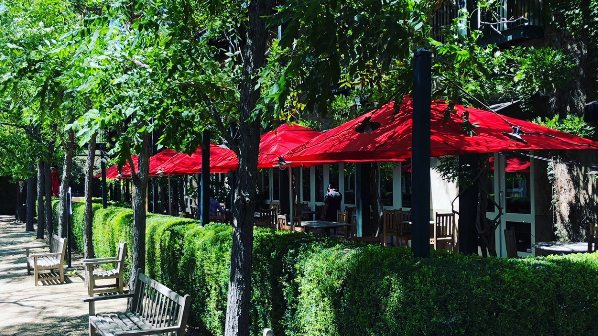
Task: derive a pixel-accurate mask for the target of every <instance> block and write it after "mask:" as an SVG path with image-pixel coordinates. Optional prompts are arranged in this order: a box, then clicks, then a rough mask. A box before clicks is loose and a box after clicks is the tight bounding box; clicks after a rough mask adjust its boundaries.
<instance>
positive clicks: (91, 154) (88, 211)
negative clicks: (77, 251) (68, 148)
mask: <svg viewBox="0 0 598 336" xmlns="http://www.w3.org/2000/svg"><path fill="white" fill-rule="evenodd" d="M96 138H97V134H94V135H92V136H91V139H89V144H88V145H87V162H85V235H84V236H83V253H84V254H83V255H84V257H85V258H94V253H93V242H92V237H93V235H92V232H93V203H92V196H93V195H92V194H93V167H94V163H95V159H96Z"/></svg>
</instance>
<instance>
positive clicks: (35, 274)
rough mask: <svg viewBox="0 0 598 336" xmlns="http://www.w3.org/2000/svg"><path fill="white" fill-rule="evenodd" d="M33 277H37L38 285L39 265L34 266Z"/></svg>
mask: <svg viewBox="0 0 598 336" xmlns="http://www.w3.org/2000/svg"><path fill="white" fill-rule="evenodd" d="M33 277H34V278H35V285H36V286H37V282H38V281H39V271H38V270H37V267H35V268H33Z"/></svg>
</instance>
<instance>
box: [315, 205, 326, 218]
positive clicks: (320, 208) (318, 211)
mask: <svg viewBox="0 0 598 336" xmlns="http://www.w3.org/2000/svg"><path fill="white" fill-rule="evenodd" d="M323 215H324V206H323V205H316V220H318V219H320V218H322V216H323Z"/></svg>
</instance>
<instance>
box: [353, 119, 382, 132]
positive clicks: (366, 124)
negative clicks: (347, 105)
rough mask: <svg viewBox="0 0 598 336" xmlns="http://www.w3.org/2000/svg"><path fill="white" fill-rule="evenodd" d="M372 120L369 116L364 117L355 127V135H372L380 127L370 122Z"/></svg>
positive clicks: (376, 123)
mask: <svg viewBox="0 0 598 336" xmlns="http://www.w3.org/2000/svg"><path fill="white" fill-rule="evenodd" d="M370 119H372V117H371V116H369V117H365V119H363V121H362V122H361V124H360V125H359V126H357V127H355V132H357V133H372V132H373V131H375V130H377V129H378V128H379V127H380V123H379V122H376V121H370Z"/></svg>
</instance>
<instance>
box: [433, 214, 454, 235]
mask: <svg viewBox="0 0 598 336" xmlns="http://www.w3.org/2000/svg"><path fill="white" fill-rule="evenodd" d="M455 233H456V226H455V214H454V213H444V214H442V213H436V225H435V227H434V238H436V239H438V238H455Z"/></svg>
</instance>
